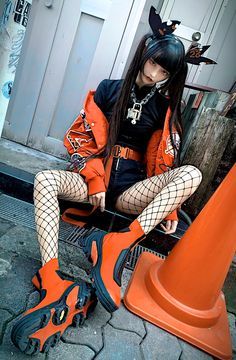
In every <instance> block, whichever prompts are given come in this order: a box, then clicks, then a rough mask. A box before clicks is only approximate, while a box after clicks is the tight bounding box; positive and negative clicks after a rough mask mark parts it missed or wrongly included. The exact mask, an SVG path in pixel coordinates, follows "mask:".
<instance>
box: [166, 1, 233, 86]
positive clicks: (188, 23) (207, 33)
mask: <svg viewBox="0 0 236 360" xmlns="http://www.w3.org/2000/svg"><path fill="white" fill-rule="evenodd" d="M228 2H229V1H228V0H197V1H196V0H187V1H183V0H168V1H165V2H164V5H163V7H162V9H161V13H160V14H161V17H162V18H163V19H173V20H180V21H181V24H180V26H179V27H178V28H177V30H176V31H175V34H176V35H177V36H179V37H180V38H181V40H182V41H183V43H184V45H185V48H186V50H187V49H188V47H189V45H190V44H191V42H192V35H193V34H194V33H195V32H200V34H201V38H200V40H199V43H200V44H201V45H208V44H210V45H211V44H212V43H211V42H212V41H213V39H214V41H217V44H216V43H214V44H212V46H211V48H210V49H209V50H208V52H207V53H206V54H204V56H205V55H206V56H207V57H213V59H216V61H217V58H216V54H215V52H213V51H212V50H213V46H214V48H217V49H218V52H220V51H221V44H220V43H219V41H218V39H215V34H216V31H217V30H218V28H219V24H220V22H221V19H222V16H223V15H225V7H226V5H227V3H228ZM233 2H234V4H236V2H235V0H233V1H232V3H233ZM234 8H235V6H234ZM234 10H235V9H234ZM217 66H218V65H204V64H201V65H200V66H196V65H190V64H189V72H188V78H187V82H189V83H194V84H197V83H199V84H201V85H209V86H212V87H213V84H211V83H210V84H209V75H210V74H211V73H212V71H214V70H216V71H217V70H218V69H217ZM202 71H204V76H201V72H202ZM222 90H223V89H222ZM228 90H229V89H228Z"/></svg>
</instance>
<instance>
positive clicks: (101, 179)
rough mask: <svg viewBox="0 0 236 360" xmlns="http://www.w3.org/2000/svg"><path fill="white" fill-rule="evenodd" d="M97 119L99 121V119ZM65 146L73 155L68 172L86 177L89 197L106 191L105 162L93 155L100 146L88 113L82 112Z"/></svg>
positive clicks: (69, 131) (65, 141)
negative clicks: (88, 119) (87, 117)
mask: <svg viewBox="0 0 236 360" xmlns="http://www.w3.org/2000/svg"><path fill="white" fill-rule="evenodd" d="M93 115H94V116H95V117H96V115H98V116H99V115H101V114H100V113H99V112H98V114H96V113H94V114H93ZM96 119H97V120H99V119H98V118H97V117H96ZM102 120H104V119H102ZM98 125H99V124H98ZM64 145H65V147H66V148H67V150H68V152H69V154H70V155H72V156H71V164H70V166H69V168H68V170H70V171H74V172H79V173H80V174H81V175H82V176H83V177H84V180H85V182H86V183H87V185H88V195H93V194H96V193H99V192H103V191H106V187H105V170H104V165H103V161H102V159H101V158H97V157H96V158H93V155H95V154H98V146H97V142H96V139H95V137H94V134H93V131H92V129H91V127H90V125H89V122H88V121H87V119H86V111H84V110H82V111H81V112H80V115H79V116H78V117H77V118H76V120H75V121H74V123H73V124H72V126H71V127H70V128H69V129H68V131H67V132H66V135H65V138H64Z"/></svg>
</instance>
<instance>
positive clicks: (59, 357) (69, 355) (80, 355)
mask: <svg viewBox="0 0 236 360" xmlns="http://www.w3.org/2000/svg"><path fill="white" fill-rule="evenodd" d="M94 355H95V353H94V351H93V350H92V349H90V348H89V347H88V346H84V345H72V344H65V343H63V342H62V341H60V342H59V344H58V345H57V346H56V347H55V348H52V349H50V350H49V353H48V356H47V360H55V359H56V360H65V359H66V360H75V359H83V360H92V359H93V358H94Z"/></svg>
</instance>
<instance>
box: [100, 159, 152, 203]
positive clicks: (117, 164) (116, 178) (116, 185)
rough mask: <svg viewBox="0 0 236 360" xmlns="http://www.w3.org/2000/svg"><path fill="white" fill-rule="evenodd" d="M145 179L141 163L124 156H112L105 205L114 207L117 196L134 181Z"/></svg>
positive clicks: (144, 171)
mask: <svg viewBox="0 0 236 360" xmlns="http://www.w3.org/2000/svg"><path fill="white" fill-rule="evenodd" d="M144 179H146V167H145V165H144V164H143V163H141V162H139V161H135V160H129V159H124V158H119V159H118V158H114V159H113V163H112V168H111V175H110V181H109V185H108V189H107V193H106V206H108V207H114V205H115V203H116V200H117V198H118V197H119V196H120V195H121V194H122V193H123V192H124V191H125V190H127V189H128V188H129V187H131V186H132V185H134V184H135V183H137V182H139V181H142V180H144Z"/></svg>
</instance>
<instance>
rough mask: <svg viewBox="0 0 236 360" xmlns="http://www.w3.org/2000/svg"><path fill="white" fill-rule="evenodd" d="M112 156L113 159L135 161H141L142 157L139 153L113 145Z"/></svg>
mask: <svg viewBox="0 0 236 360" xmlns="http://www.w3.org/2000/svg"><path fill="white" fill-rule="evenodd" d="M112 156H113V157H114V158H123V159H129V160H135V161H143V156H142V154H140V152H138V151H135V150H132V149H130V148H128V147H123V146H120V145H115V146H114V147H113V149H112Z"/></svg>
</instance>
